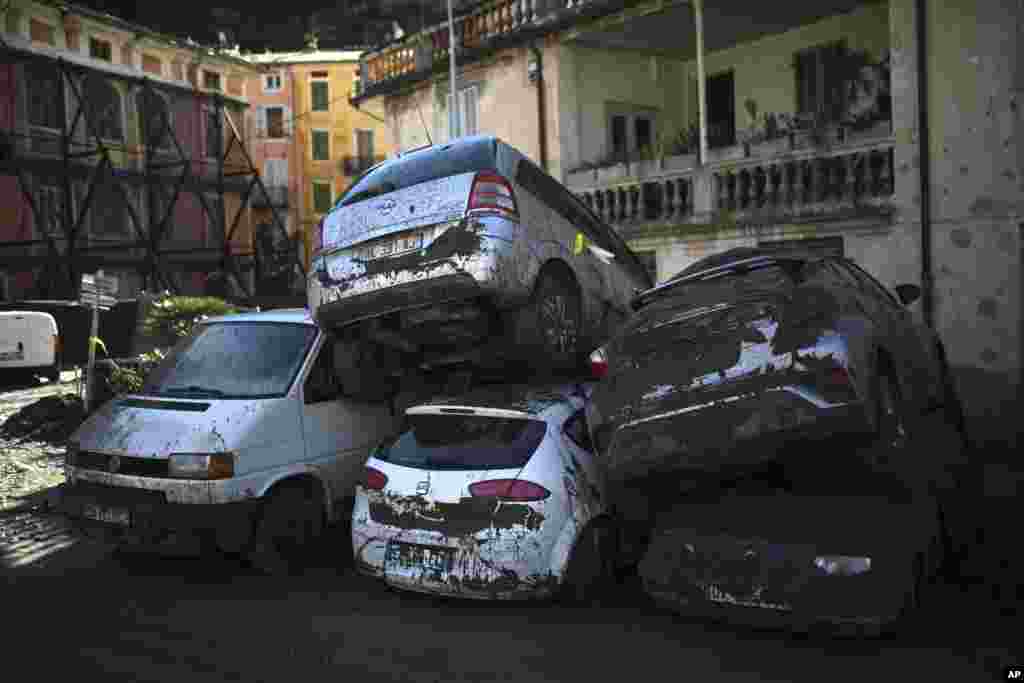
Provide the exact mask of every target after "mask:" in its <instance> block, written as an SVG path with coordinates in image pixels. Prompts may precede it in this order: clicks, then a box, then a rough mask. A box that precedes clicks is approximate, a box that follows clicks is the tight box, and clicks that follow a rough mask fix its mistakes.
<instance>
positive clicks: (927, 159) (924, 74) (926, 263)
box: [914, 0, 935, 326]
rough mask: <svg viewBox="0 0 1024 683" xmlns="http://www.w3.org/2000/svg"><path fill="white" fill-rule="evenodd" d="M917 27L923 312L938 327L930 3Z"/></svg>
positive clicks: (917, 15)
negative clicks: (934, 277)
mask: <svg viewBox="0 0 1024 683" xmlns="http://www.w3.org/2000/svg"><path fill="white" fill-rule="evenodd" d="M914 4H915V11H914V23H915V29H916V32H917V146H918V150H919V153H920V164H919V168H918V171H919V172H918V176H919V179H920V183H921V188H920V194H921V295H922V296H921V309H922V312H923V314H924V321H925V323H926V324H927V325H929V326H934V324H935V298H934V294H935V292H934V284H933V280H932V182H931V180H932V178H931V169H932V163H931V134H930V133H929V129H928V61H927V60H928V49H927V44H926V42H925V40H926V37H927V31H926V29H925V23H926V20H927V16H926V14H925V5H926V4H927V2H926V0H915V3H914Z"/></svg>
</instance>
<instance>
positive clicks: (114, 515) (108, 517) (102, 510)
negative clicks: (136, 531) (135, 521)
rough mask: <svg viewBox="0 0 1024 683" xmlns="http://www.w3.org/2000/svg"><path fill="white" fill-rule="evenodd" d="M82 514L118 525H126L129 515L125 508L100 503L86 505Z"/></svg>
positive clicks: (129, 518)
mask: <svg viewBox="0 0 1024 683" xmlns="http://www.w3.org/2000/svg"><path fill="white" fill-rule="evenodd" d="M82 516H84V517H86V518H88V519H94V520H96V521H97V522H106V523H108V524H117V525H119V526H128V524H129V522H130V520H131V516H130V515H129V514H128V511H127V510H118V509H116V508H107V507H103V506H100V505H86V506H84V508H83V509H82Z"/></svg>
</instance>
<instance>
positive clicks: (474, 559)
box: [352, 385, 614, 600]
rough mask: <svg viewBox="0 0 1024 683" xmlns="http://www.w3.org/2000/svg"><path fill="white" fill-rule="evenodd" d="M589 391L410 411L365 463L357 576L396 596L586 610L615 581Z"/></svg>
mask: <svg viewBox="0 0 1024 683" xmlns="http://www.w3.org/2000/svg"><path fill="white" fill-rule="evenodd" d="M586 391H587V388H586V387H582V386H579V385H577V386H564V387H553V388H540V389H536V388H527V387H523V386H511V385H505V386H496V387H495V386H491V387H486V386H485V387H478V388H476V389H474V390H472V391H470V392H469V393H467V394H464V395H461V396H456V397H453V398H438V399H434V400H432V401H430V402H428V403H424V404H419V405H416V406H413V407H411V408H409V409H408V410H407V411H406V419H407V425H406V429H405V430H404V431H402V432H401V433H400V434H399V435H398V436H396V437H394V438H392V439H389V440H387V441H385V442H384V443H382V444H381V445H380V447H378V448H377V449H376V451H375V452H374V453H373V454H372V455H371V457H370V458H369V460H367V462H366V472H365V477H364V480H363V482H362V484H361V486H360V487H359V489H358V490H357V494H356V502H355V508H354V511H353V514H352V548H353V555H354V558H355V565H356V569H357V570H358V571H360V572H361V573H363V574H368V575H370V576H375V577H379V578H382V579H384V581H386V582H387V583H388V584H389V585H392V586H395V587H397V588H401V589H407V590H412V591H418V592H427V593H434V594H441V595H451V596H461V597H467V598H479V599H520V598H543V597H546V596H551V595H553V594H555V595H562V596H565V597H567V598H569V599H583V600H586V599H589V598H590V597H591V596H594V595H595V594H598V593H599V592H600V591H601V590H602V589H603V588H604V587H606V581H607V579H608V577H610V576H611V573H610V562H611V556H612V553H613V552H614V549H613V548H612V547H611V546H609V545H608V543H609V542H611V540H612V535H611V534H610V533H609V527H608V525H607V524H606V521H607V520H606V517H605V503H604V500H605V495H604V481H603V477H602V475H601V472H600V470H599V469H598V468H597V467H596V464H595V462H594V457H593V452H592V449H591V447H590V443H589V437H588V432H587V428H586V424H585V423H584V421H585V416H584V412H583V403H584V395H583V394H584V393H585V392H586Z"/></svg>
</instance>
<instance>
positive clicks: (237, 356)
mask: <svg viewBox="0 0 1024 683" xmlns="http://www.w3.org/2000/svg"><path fill="white" fill-rule="evenodd" d="M316 334H317V329H316V328H315V327H313V326H312V325H305V324H297V323H268V322H236V323H232V322H224V323H209V324H204V325H200V326H199V328H198V330H197V331H196V332H195V333H193V334H192V335H191V336H189V337H187V338H185V339H184V340H182V341H181V343H179V344H178V346H176V347H175V348H174V349H173V350H172V351H171V353H170V354H168V356H167V357H166V358H165V359H164V360H163V362H161V363H160V365H158V366H157V367H156V368H155V369H154V370H153V372H151V373H150V374H149V377H148V379H147V381H146V384H145V386H144V387H143V388H142V392H141V393H143V394H150V395H154V396H180V397H184V398H269V397H275V396H283V395H284V394H286V393H287V392H288V388H289V387H290V386H291V383H292V381H293V380H294V379H295V375H296V373H298V371H299V367H300V366H301V365H302V361H303V359H304V358H305V357H306V354H307V353H308V352H309V349H310V346H311V345H312V343H313V340H314V339H315V338H316Z"/></svg>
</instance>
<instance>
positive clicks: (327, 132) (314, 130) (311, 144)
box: [309, 128, 331, 161]
mask: <svg viewBox="0 0 1024 683" xmlns="http://www.w3.org/2000/svg"><path fill="white" fill-rule="evenodd" d="M317 133H323V134H325V135H326V136H327V158H326V159H317V158H316V154H315V152H316V134H317ZM309 158H310V161H330V160H331V131H330V129H328V128H311V129H310V131H309Z"/></svg>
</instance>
